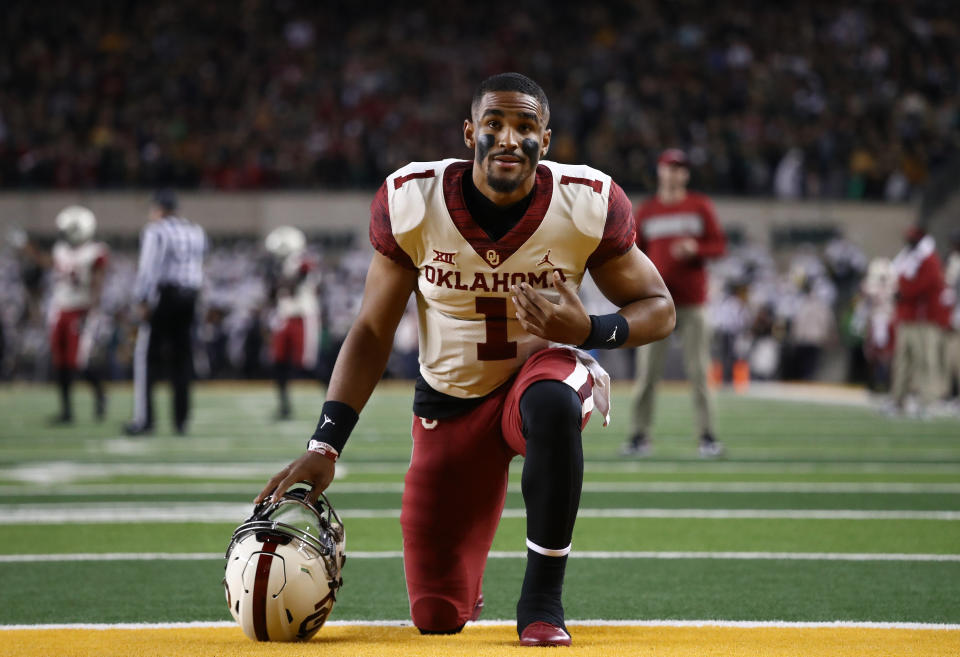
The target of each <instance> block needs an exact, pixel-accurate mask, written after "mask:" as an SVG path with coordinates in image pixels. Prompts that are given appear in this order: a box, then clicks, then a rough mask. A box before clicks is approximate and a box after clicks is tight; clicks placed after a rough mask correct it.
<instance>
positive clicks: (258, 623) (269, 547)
mask: <svg viewBox="0 0 960 657" xmlns="http://www.w3.org/2000/svg"><path fill="white" fill-rule="evenodd" d="M276 551H277V544H276V543H264V544H263V551H262V552H260V558H259V559H258V560H257V575H256V578H255V579H254V581H253V631H254V632H255V633H256V635H257V641H269V640H270V635H269V634H268V633H267V595H268V593H267V584H269V583H270V567H271V566H272V565H273V553H274V552H276Z"/></svg>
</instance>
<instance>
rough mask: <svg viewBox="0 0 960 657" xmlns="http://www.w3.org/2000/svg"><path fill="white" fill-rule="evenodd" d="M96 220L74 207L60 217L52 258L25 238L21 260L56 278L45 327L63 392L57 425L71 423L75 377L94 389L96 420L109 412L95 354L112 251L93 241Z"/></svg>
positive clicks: (58, 217)
mask: <svg viewBox="0 0 960 657" xmlns="http://www.w3.org/2000/svg"><path fill="white" fill-rule="evenodd" d="M96 230H97V220H96V217H95V216H94V214H93V212H91V211H90V210H88V209H87V208H85V207H81V206H79V205H71V206H69V207H67V208H64V209H63V210H61V211H60V214H58V215H57V232H58V239H57V241H56V242H55V243H54V245H53V249H52V250H51V251H50V252H49V253H48V252H46V251H44V250H42V249H40V248H38V247H37V246H35V245H34V244H33V243H32V242H30V241H29V239H26V237H25V236H24V237H23V238H22V239H20V240H18V242H19V244H20V247H21V249H22V252H23V254H24V255H25V256H26V257H27V258H28V259H30V260H32V261H33V262H34V263H35V264H36V265H37V266H38V267H41V268H43V269H47V270H49V271H50V273H51V274H52V277H53V282H52V292H51V297H50V305H49V307H48V311H47V326H48V327H49V336H50V357H51V361H52V363H53V370H54V378H55V379H56V382H57V386H58V387H59V389H60V413H59V414H58V415H56V416H55V417H54V418H52V420H51V422H52V423H54V424H70V423H72V422H73V405H72V402H71V396H70V393H71V388H72V385H73V379H74V377H75V376H76V374H77V372H80V373H82V375H83V377H84V378H85V379H86V380H87V381H88V382H89V383H90V385H91V386H92V387H93V398H94V409H93V415H94V417H95V418H96V419H97V420H102V419H103V416H104V412H105V410H106V395H105V394H104V391H103V380H102V375H101V372H100V371H99V367H98V365H97V364H96V363H95V356H94V354H93V351H94V350H95V348H96V347H97V345H98V337H99V336H100V334H101V330H102V327H103V323H104V321H103V317H102V314H101V312H100V298H101V293H102V291H103V281H104V272H105V270H106V266H107V259H108V257H109V254H110V250H109V248H107V245H106V244H104V243H103V242H95V241H93V236H94V233H95V232H96Z"/></svg>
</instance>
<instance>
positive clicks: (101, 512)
mask: <svg viewBox="0 0 960 657" xmlns="http://www.w3.org/2000/svg"><path fill="white" fill-rule="evenodd" d="M252 508H253V505H252V504H242V503H232V502H231V503H209V502H170V503H163V502H159V503H152V504H149V505H144V504H143V503H141V502H102V503H100V502H89V503H84V502H74V503H64V502H59V503H46V504H8V505H2V506H0V525H10V524H26V523H32V524H51V523H56V524H60V523H67V524H77V523H83V524H87V523H121V522H184V523H186V522H189V523H196V522H202V523H210V522H230V523H239V522H241V521H242V520H244V519H245V518H246V517H247V516H249V515H250V511H251V510H252ZM340 515H341V516H342V517H343V518H344V519H345V520H350V519H375V518H399V517H400V510H399V509H340ZM503 517H504V518H525V517H526V513H525V511H524V510H523V509H504V511H503ZM577 517H579V518H700V519H722V520H729V519H735V518H739V519H793V520H947V521H953V520H960V511H887V510H877V511H864V510H860V509H646V508H643V509H628V508H621V509H580V511H579V513H578V514H577Z"/></svg>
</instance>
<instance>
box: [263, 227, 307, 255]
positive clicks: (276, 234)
mask: <svg viewBox="0 0 960 657" xmlns="http://www.w3.org/2000/svg"><path fill="white" fill-rule="evenodd" d="M264 245H265V246H266V248H267V251H269V252H270V253H271V254H272V255H274V256H276V257H278V258H286V257H287V256H288V255H290V254H292V253H298V252H300V251H303V250H304V249H305V248H306V247H307V238H306V237H305V236H304V234H303V231H302V230H300V229H299V228H294V227H293V226H280V227H279V228H274V229H273V230H272V231H270V234H269V235H267V239H266V240H265V242H264Z"/></svg>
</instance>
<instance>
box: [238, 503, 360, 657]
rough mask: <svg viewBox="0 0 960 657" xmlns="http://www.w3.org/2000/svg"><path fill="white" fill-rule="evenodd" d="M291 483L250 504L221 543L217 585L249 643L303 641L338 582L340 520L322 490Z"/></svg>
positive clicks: (328, 607) (323, 616)
mask: <svg viewBox="0 0 960 657" xmlns="http://www.w3.org/2000/svg"><path fill="white" fill-rule="evenodd" d="M308 490H309V489H307V488H294V489H292V490H290V491H287V493H286V494H284V496H283V497H282V498H281V499H280V500H279V501H278V502H277V503H275V504H274V503H271V502H270V501H269V498H268V499H267V500H264V501H263V502H261V503H260V504H258V505H257V506H256V507H254V510H253V515H252V516H250V517H249V518H248V519H247V520H245V521H244V522H243V523H242V524H241V525H240V526H239V527H237V529H236V531H234V532H233V537H232V538H231V540H230V545H229V547H227V554H226V559H227V564H226V567H225V572H224V578H223V586H224V589H225V591H226V596H227V605H228V606H229V607H230V613H231V614H232V615H233V617H234V619H236V621H237V622H238V623H239V624H240V627H241V628H243V632H244V634H246V635H247V636H248V637H250V638H251V639H254V640H256V641H305V640H307V639H309V638H310V637H312V636H313V635H314V634H316V633H317V631H318V630H319V629H320V628H321V627H322V626H323V624H324V623H325V622H326V620H327V617H328V616H329V615H330V612H331V611H332V610H333V604H334V602H336V593H337V591H339V589H340V587H341V586H342V585H343V577H342V576H341V569H342V568H343V564H344V561H346V555H345V553H344V546H345V543H346V537H345V534H344V529H343V523H342V522H341V521H340V517H339V516H338V515H337V513H336V511H334V510H333V507H332V506H331V505H330V501H329V500H328V499H327V498H326V497H325V496H323V495H321V496H320V498H321V499H319V500H317V502H316V503H315V504H309V503H308V502H306V495H307V492H308Z"/></svg>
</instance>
